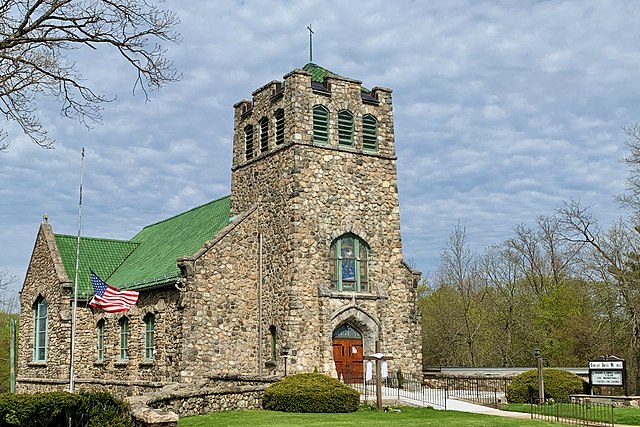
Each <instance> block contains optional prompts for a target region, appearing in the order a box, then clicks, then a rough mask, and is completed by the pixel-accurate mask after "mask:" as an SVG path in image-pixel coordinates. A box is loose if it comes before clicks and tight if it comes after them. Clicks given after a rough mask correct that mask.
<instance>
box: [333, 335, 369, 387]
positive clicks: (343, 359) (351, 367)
mask: <svg viewBox="0 0 640 427" xmlns="http://www.w3.org/2000/svg"><path fill="white" fill-rule="evenodd" d="M362 356H363V351H362V339H357V338H338V337H336V338H334V339H333V360H334V361H335V363H336V371H337V372H338V378H340V379H341V380H343V381H344V382H345V383H348V384H352V383H361V382H362V380H363V377H364V376H363V365H362Z"/></svg>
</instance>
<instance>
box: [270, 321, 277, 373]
mask: <svg viewBox="0 0 640 427" xmlns="http://www.w3.org/2000/svg"><path fill="white" fill-rule="evenodd" d="M269 334H270V335H271V363H273V364H275V363H276V327H275V325H271V326H269Z"/></svg>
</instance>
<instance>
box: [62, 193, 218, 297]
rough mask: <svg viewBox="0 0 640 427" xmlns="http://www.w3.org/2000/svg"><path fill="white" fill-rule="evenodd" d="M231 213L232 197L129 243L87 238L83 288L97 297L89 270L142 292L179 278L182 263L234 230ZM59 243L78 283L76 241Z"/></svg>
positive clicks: (156, 227) (82, 264)
mask: <svg viewBox="0 0 640 427" xmlns="http://www.w3.org/2000/svg"><path fill="white" fill-rule="evenodd" d="M229 210H230V196H226V197H223V198H220V199H217V200H214V201H212V202H209V203H206V204H204V205H201V206H198V207H195V208H193V209H190V210H188V211H186V212H183V213H181V214H178V215H175V216H173V217H171V218H168V219H165V220H163V221H160V222H157V223H155V224H151V225H148V226H146V227H144V228H143V229H142V230H141V231H140V232H139V233H138V234H136V235H135V236H134V237H133V238H132V239H131V240H128V241H122V240H109V239H96V238H88V237H82V239H81V243H80V250H81V254H80V269H79V271H80V275H79V279H78V282H79V286H78V288H79V289H82V290H84V291H86V292H88V294H92V293H93V290H92V286H91V281H90V279H89V269H92V270H93V271H95V272H96V273H97V274H98V275H99V276H100V277H101V278H102V279H103V280H105V281H106V282H107V283H109V284H110V285H112V286H115V287H118V288H120V289H141V288H145V287H148V286H152V285H154V284H159V283H164V282H167V281H170V280H174V279H176V278H178V277H179V273H180V271H179V269H178V265H177V263H176V260H177V259H178V258H180V257H183V256H191V255H193V254H194V253H195V252H197V251H198V249H200V248H201V247H202V246H203V244H204V243H205V242H206V241H207V240H210V239H212V238H213V237H214V236H215V235H216V234H217V233H218V231H220V230H221V229H222V228H223V227H225V226H226V225H228V224H229ZM55 237H56V243H57V244H58V249H59V251H60V256H61V257H62V262H63V264H64V267H65V269H66V271H67V274H68V275H69V277H70V278H71V280H73V277H74V274H75V257H76V253H75V248H76V244H75V240H74V239H76V237H73V236H64V235H56V236H55ZM85 241H86V242H87V243H85ZM88 294H87V295H85V296H88Z"/></svg>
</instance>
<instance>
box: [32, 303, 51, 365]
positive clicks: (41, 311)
mask: <svg viewBox="0 0 640 427" xmlns="http://www.w3.org/2000/svg"><path fill="white" fill-rule="evenodd" d="M33 320H34V328H33V329H34V336H33V361H34V362H46V361H47V348H48V346H49V304H48V303H47V300H46V299H44V297H43V296H39V297H38V299H36V302H35V304H34V305H33Z"/></svg>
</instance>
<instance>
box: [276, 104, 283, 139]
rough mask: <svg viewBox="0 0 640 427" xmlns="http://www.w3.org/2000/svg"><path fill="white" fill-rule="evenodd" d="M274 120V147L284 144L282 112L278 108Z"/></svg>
mask: <svg viewBox="0 0 640 427" xmlns="http://www.w3.org/2000/svg"><path fill="white" fill-rule="evenodd" d="M275 118H276V145H280V144H284V110H283V109H282V108H278V109H277V110H276V114H275Z"/></svg>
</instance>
